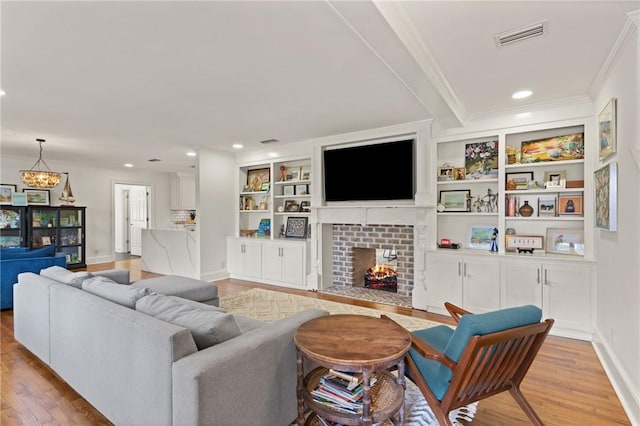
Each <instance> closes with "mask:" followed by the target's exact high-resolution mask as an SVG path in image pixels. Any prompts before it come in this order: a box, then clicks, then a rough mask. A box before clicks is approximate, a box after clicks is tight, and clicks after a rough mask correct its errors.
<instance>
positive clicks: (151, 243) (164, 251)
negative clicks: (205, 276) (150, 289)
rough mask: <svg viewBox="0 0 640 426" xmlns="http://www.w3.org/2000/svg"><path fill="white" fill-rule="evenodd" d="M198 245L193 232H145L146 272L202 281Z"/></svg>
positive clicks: (161, 230)
mask: <svg viewBox="0 0 640 426" xmlns="http://www.w3.org/2000/svg"><path fill="white" fill-rule="evenodd" d="M197 243H198V241H197V234H196V232H195V231H193V230H191V229H143V230H142V270H143V271H148V272H155V273H157V274H163V275H181V276H184V277H190V278H196V279H200V271H199V262H198V250H197Z"/></svg>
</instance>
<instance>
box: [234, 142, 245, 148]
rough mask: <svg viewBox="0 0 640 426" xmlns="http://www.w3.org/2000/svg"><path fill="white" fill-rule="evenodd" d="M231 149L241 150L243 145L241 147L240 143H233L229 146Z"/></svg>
mask: <svg viewBox="0 0 640 426" xmlns="http://www.w3.org/2000/svg"><path fill="white" fill-rule="evenodd" d="M231 148H233V149H242V148H244V145H242V144H241V143H234V144H233V145H231Z"/></svg>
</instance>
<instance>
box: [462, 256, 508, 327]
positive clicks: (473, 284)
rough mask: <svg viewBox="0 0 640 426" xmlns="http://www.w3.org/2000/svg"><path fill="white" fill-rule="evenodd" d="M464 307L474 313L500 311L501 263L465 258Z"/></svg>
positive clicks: (463, 272)
mask: <svg viewBox="0 0 640 426" xmlns="http://www.w3.org/2000/svg"><path fill="white" fill-rule="evenodd" d="M462 283H463V284H462V307H463V308H464V309H467V310H469V311H471V312H473V313H478V314H479V313H482V312H489V311H495V310H497V309H500V263H499V262H498V261H497V260H496V259H487V258H464V259H463V264H462Z"/></svg>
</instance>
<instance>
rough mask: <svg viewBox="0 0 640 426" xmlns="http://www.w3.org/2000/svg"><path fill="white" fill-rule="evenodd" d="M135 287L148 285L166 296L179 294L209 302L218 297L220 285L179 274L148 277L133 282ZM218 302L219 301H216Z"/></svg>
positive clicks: (186, 297)
mask: <svg viewBox="0 0 640 426" xmlns="http://www.w3.org/2000/svg"><path fill="white" fill-rule="evenodd" d="M131 285H132V286H134V287H147V288H149V289H150V290H151V291H153V292H154V293H159V294H164V295H165V296H178V297H182V298H183V299H189V300H193V301H196V302H207V303H208V302H209V301H211V300H216V301H217V299H218V287H216V286H215V285H214V284H211V283H209V282H207V281H203V280H197V279H195V278H189V277H182V276H179V275H166V276H163V277H156V278H146V279H144V280H140V281H136V282H134V283H133V284H131ZM216 304H217V303H216Z"/></svg>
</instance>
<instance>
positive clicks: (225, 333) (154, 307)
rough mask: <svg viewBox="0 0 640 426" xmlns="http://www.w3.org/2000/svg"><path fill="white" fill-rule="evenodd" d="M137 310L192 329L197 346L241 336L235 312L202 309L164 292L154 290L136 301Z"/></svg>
mask: <svg viewBox="0 0 640 426" xmlns="http://www.w3.org/2000/svg"><path fill="white" fill-rule="evenodd" d="M136 310H137V311H140V312H142V313H144V314H147V315H151V316H152V317H156V318H158V319H161V320H163V321H166V322H169V323H171V324H174V325H178V326H180V327H184V328H186V329H188V330H190V331H191V334H192V335H193V340H194V341H195V342H196V346H197V347H198V350H201V349H205V348H208V347H209V346H213V345H216V344H218V343H222V342H224V341H226V340H229V339H233V338H234V337H237V336H240V335H241V334H242V333H241V332H240V328H238V324H236V321H235V319H234V318H233V315H231V314H228V313H222V312H216V311H213V310H211V309H206V308H205V309H199V308H197V307H194V306H192V305H188V304H186V303H181V302H180V301H178V300H176V299H172V298H170V297H168V296H164V295H162V294H152V295H149V296H146V297H143V298H141V299H140V300H138V302H137V303H136Z"/></svg>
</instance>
